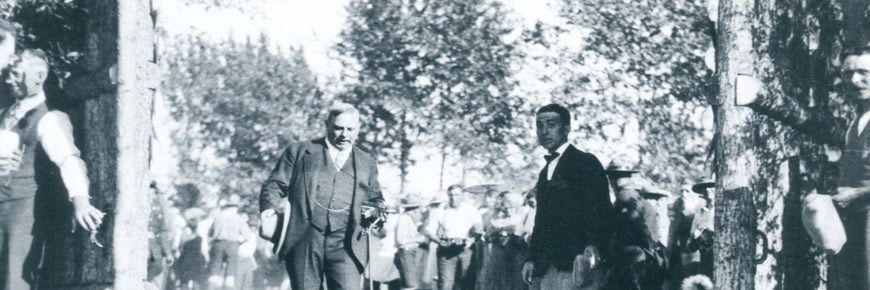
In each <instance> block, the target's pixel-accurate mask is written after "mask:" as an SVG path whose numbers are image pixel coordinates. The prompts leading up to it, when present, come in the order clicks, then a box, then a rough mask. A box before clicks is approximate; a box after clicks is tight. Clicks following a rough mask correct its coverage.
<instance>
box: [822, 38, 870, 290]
mask: <svg viewBox="0 0 870 290" xmlns="http://www.w3.org/2000/svg"><path fill="white" fill-rule="evenodd" d="M844 55H845V58H844V59H843V66H842V80H843V87H844V93H845V95H846V98H847V99H849V100H851V101H853V102H854V103H855V104H856V105H857V106H858V118H857V119H856V120H853V121H852V123H851V124H850V125H849V129H848V130H847V131H846V147H845V149H844V150H843V155H842V156H841V157H840V180H839V183H838V188H837V194H836V195H833V196H832V197H831V198H832V200H833V201H834V205H836V206H837V210H838V212H839V214H840V219H841V220H842V221H843V227H844V228H845V229H846V244H845V245H843V248H842V250H841V251H840V253H839V254H837V255H834V256H833V257H830V258H829V261H830V266H829V268H828V281H829V282H828V285H827V286H828V289H831V290H844V289H850V290H870V267H868V265H870V253H868V249H870V237H868V231H870V215H868V212H870V132H868V131H870V128H868V126H867V124H868V121H870V46H863V47H860V48H858V49H855V50H853V51H849V52H846V53H844Z"/></svg>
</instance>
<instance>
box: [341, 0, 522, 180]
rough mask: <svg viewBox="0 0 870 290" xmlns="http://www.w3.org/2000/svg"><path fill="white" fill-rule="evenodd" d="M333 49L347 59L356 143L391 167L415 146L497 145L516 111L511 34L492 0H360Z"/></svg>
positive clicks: (466, 149)
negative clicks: (358, 117) (356, 116)
mask: <svg viewBox="0 0 870 290" xmlns="http://www.w3.org/2000/svg"><path fill="white" fill-rule="evenodd" d="M349 11H350V17H349V21H348V25H347V27H346V28H345V30H344V31H343V32H342V39H343V41H342V42H341V43H339V44H338V46H337V50H338V51H339V52H340V53H341V55H342V56H343V57H344V58H345V59H344V62H345V65H346V67H347V70H348V71H347V73H346V74H345V83H346V84H347V86H348V88H347V93H346V94H345V99H347V100H348V101H350V102H353V103H356V104H358V106H359V107H360V108H361V110H362V111H363V115H364V117H366V118H369V119H367V120H365V124H366V126H367V127H366V128H364V129H363V132H365V134H364V135H362V136H361V137H362V138H361V139H362V140H361V141H363V142H364V143H365V144H367V145H368V147H371V148H372V149H373V150H375V151H379V153H381V154H379V155H380V156H381V157H382V158H383V159H382V160H384V161H387V162H389V163H391V164H395V165H398V166H399V168H400V169H401V170H402V175H403V176H402V177H403V178H402V181H403V184H404V183H405V182H406V181H405V176H406V175H407V171H408V169H409V168H410V166H411V165H413V163H414V160H412V159H411V157H410V154H409V152H410V150H411V148H413V147H414V146H419V145H423V146H429V147H431V148H445V149H446V150H449V151H450V152H454V151H456V152H458V153H459V154H460V156H461V157H462V158H463V161H467V159H468V158H472V157H476V156H477V155H480V154H483V153H487V152H502V151H503V150H499V146H504V145H506V144H507V143H508V140H510V139H511V138H510V136H508V135H507V133H508V132H510V131H509V128H511V127H512V126H513V125H514V119H515V118H514V117H513V115H514V114H516V109H517V108H518V107H519V106H521V105H522V104H523V100H522V99H520V98H511V97H509V96H508V94H507V93H508V92H510V91H511V90H512V87H513V85H514V84H513V82H512V81H511V80H510V75H511V68H510V66H511V64H512V62H513V61H514V59H516V58H517V57H518V56H519V53H518V51H517V50H515V48H514V45H513V44H512V43H509V42H505V41H503V37H504V36H505V35H507V34H508V33H509V32H510V29H509V28H510V26H509V25H508V24H509V23H508V22H507V21H506V17H505V14H506V11H505V9H504V8H503V7H502V6H501V4H500V3H498V2H486V1H482V0H474V1H457V0H451V1H428V0H422V1H399V0H359V1H353V2H352V3H351V5H350V8H349Z"/></svg>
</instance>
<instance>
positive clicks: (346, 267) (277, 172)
mask: <svg viewBox="0 0 870 290" xmlns="http://www.w3.org/2000/svg"><path fill="white" fill-rule="evenodd" d="M359 127H360V121H359V111H357V109H356V108H354V107H353V106H351V105H348V104H338V105H335V106H333V107H332V108H330V110H329V114H328V117H327V121H326V128H327V136H326V138H320V139H315V140H311V141H306V142H300V143H295V144H292V145H290V146H289V147H287V149H286V150H284V153H283V154H282V155H281V157H280V159H279V160H278V164H277V165H276V166H275V169H274V170H272V173H271V175H270V176H269V179H268V180H266V183H265V184H264V185H263V189H262V191H261V192H260V212H261V217H262V216H268V215H274V214H283V212H282V211H283V209H282V208H283V207H282V204H283V201H282V200H283V199H288V200H289V202H290V209H291V210H290V215H289V218H288V220H287V223H286V231H287V233H286V240H285V241H284V243H283V244H282V245H278V247H279V249H280V251H279V253H278V255H279V256H278V257H279V258H281V259H284V260H285V261H286V266H287V272H288V273H289V274H290V281H291V284H292V287H293V289H319V288H320V287H321V285H322V284H323V279H324V278H325V279H326V284H327V287H328V288H329V289H359V287H360V276H361V275H362V270H363V266H364V265H365V264H366V262H367V260H366V259H367V257H366V247H367V244H366V237H365V236H364V235H363V228H362V226H361V225H360V220H361V212H362V210H361V208H362V205H363V202H365V201H373V202H377V203H379V202H381V201H383V198H382V197H381V191H380V185H379V184H378V168H377V163H376V162H375V159H374V158H373V157H372V156H371V155H369V154H368V153H366V152H363V151H362V150H360V149H359V148H357V147H356V146H354V142H355V141H356V139H357V135H358V134H359ZM262 219H263V218H261V220H262Z"/></svg>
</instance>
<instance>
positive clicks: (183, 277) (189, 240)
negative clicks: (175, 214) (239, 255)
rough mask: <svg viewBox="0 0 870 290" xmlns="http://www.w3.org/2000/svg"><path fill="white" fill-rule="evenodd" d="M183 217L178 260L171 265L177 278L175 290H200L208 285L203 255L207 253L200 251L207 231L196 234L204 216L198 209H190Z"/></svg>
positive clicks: (204, 256)
mask: <svg viewBox="0 0 870 290" xmlns="http://www.w3.org/2000/svg"><path fill="white" fill-rule="evenodd" d="M184 216H185V219H186V221H187V228H186V229H184V230H183V231H182V235H181V239H180V247H179V253H178V258H177V259H176V262H175V263H174V264H173V270H174V272H175V277H176V278H177V281H176V283H175V284H176V285H177V286H176V289H201V288H204V287H205V286H206V285H207V284H208V283H207V281H208V273H207V272H206V265H207V262H206V260H207V257H206V254H205V253H207V251H203V250H202V246H203V244H206V243H205V242H203V240H204V239H206V238H207V235H208V230H206V231H205V233H204V234H201V235H200V234H198V232H202V231H201V230H199V229H198V227H199V226H200V224H202V222H201V220H202V219H204V218H205V217H206V214H205V212H204V211H203V210H201V209H199V208H190V209H187V210H185V212H184ZM209 226H210V225H209Z"/></svg>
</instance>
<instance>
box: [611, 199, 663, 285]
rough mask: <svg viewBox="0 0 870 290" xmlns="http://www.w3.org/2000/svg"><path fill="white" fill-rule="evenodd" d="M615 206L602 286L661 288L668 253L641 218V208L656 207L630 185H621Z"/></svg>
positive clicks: (646, 209) (652, 209)
mask: <svg viewBox="0 0 870 290" xmlns="http://www.w3.org/2000/svg"><path fill="white" fill-rule="evenodd" d="M614 207H615V209H616V212H617V218H616V222H615V223H614V227H615V230H614V232H613V235H612V236H611V239H610V250H609V252H610V253H611V258H610V259H609V260H608V261H607V262H606V263H608V265H607V268H608V273H607V275H606V276H605V279H604V283H603V285H602V288H603V289H614V290H617V289H641V290H661V289H662V285H664V283H665V280H666V279H667V276H668V275H667V273H668V271H667V267H668V260H667V254H666V253H665V249H664V245H662V244H661V243H659V242H657V241H655V239H654V238H653V236H652V234H651V232H650V229H649V228H648V226H647V223H646V221H645V220H644V218H643V217H644V216H645V213H644V212H646V211H654V210H655V209H654V208H653V207H652V206H650V205H649V203H647V202H645V201H644V200H643V199H642V198H641V196H640V193H639V192H638V191H637V190H635V189H632V188H622V190H621V191H620V192H618V193H617V194H616V201H615V202H614Z"/></svg>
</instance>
